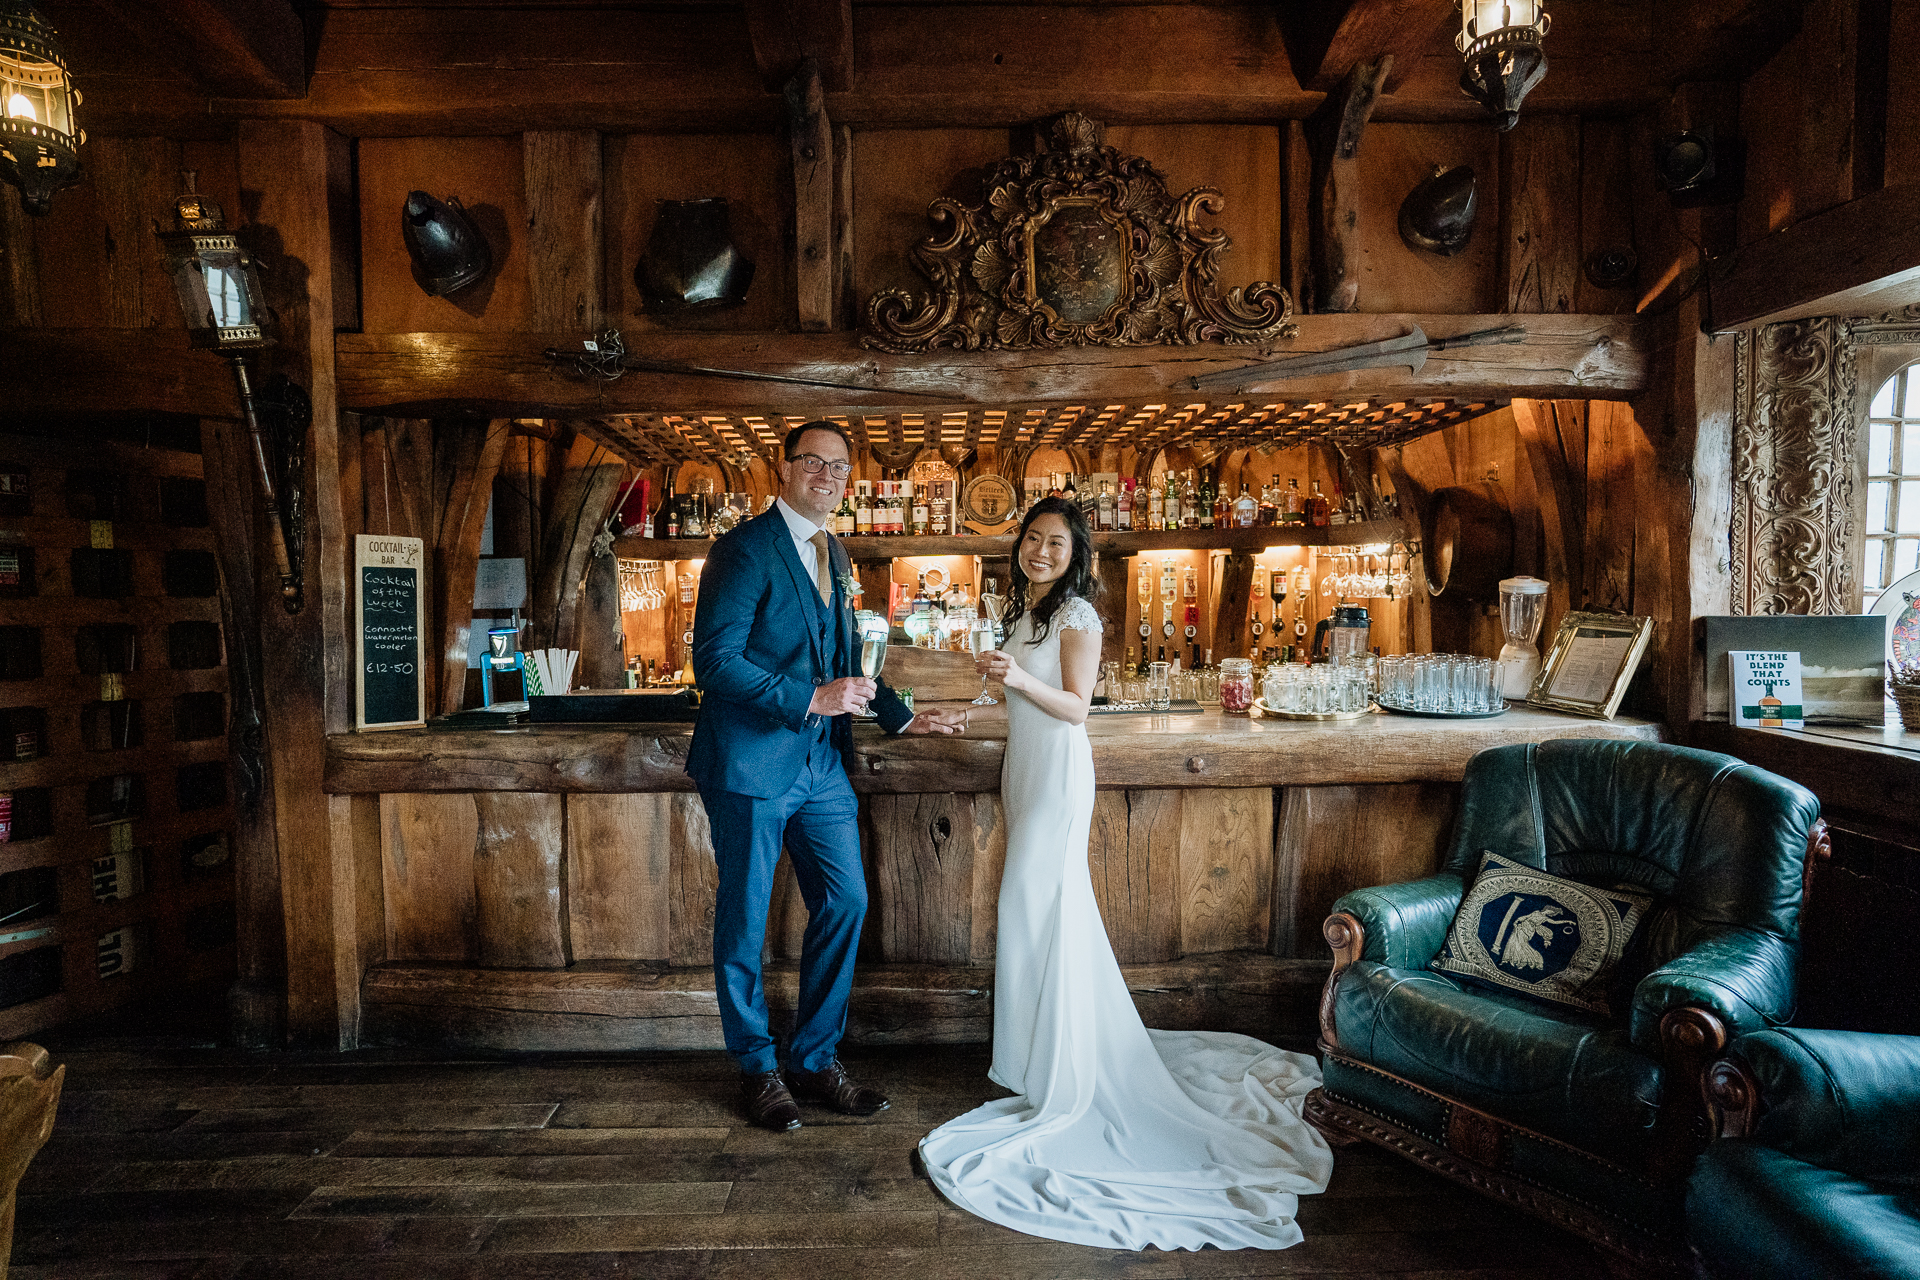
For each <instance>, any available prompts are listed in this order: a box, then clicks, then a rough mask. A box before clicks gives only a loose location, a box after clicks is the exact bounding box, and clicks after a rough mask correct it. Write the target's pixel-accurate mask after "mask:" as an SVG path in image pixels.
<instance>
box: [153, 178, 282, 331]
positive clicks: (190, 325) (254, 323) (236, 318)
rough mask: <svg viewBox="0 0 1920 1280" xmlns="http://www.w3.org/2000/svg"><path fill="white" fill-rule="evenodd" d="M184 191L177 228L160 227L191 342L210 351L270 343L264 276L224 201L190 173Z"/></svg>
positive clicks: (176, 206) (177, 212) (176, 213)
mask: <svg viewBox="0 0 1920 1280" xmlns="http://www.w3.org/2000/svg"><path fill="white" fill-rule="evenodd" d="M185 178H186V188H187V191H186V194H185V195H183V196H181V197H180V198H179V199H178V200H176V201H175V202H174V206H173V210H174V229H173V230H172V231H162V232H159V233H158V235H159V239H160V252H161V256H162V257H164V258H165V259H166V264H167V276H168V277H169V278H170V279H171V280H172V281H173V291H174V293H175V294H176V295H177V296H178V297H179V299H180V312H181V314H182V315H183V316H185V317H186V321H187V341H188V342H190V343H192V344H193V345H194V346H196V347H200V348H202V349H203V350H208V351H251V350H253V349H255V348H256V347H270V346H272V345H273V337H272V335H270V334H269V333H267V332H266V330H265V329H264V328H263V326H262V321H263V319H264V317H265V314H266V311H265V308H264V307H262V306H261V304H260V279H259V277H258V276H257V275H256V274H255V272H254V267H253V259H252V258H250V257H248V256H247V253H246V251H245V250H244V249H242V248H241V247H240V242H239V241H238V240H237V239H235V238H234V234H233V232H231V231H229V230H227V223H226V219H225V217H223V216H222V214H221V212H220V206H219V205H217V204H215V203H214V202H213V201H211V200H209V199H207V198H206V197H205V196H202V195H199V194H197V193H196V192H195V191H194V189H193V178H194V175H193V174H192V173H191V172H188V173H187V174H186V175H185Z"/></svg>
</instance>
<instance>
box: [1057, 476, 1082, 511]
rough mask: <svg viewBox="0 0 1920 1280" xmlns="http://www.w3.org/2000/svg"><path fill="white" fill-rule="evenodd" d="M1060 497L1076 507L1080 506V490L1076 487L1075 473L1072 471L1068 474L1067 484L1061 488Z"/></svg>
mask: <svg viewBox="0 0 1920 1280" xmlns="http://www.w3.org/2000/svg"><path fill="white" fill-rule="evenodd" d="M1060 496H1061V497H1063V498H1065V499H1066V500H1067V501H1068V502H1071V503H1072V504H1073V505H1074V506H1076V507H1077V506H1079V505H1080V490H1078V489H1076V488H1075V487H1074V484H1073V473H1072V472H1071V471H1069V472H1068V473H1067V482H1066V484H1064V485H1062V486H1061V488H1060Z"/></svg>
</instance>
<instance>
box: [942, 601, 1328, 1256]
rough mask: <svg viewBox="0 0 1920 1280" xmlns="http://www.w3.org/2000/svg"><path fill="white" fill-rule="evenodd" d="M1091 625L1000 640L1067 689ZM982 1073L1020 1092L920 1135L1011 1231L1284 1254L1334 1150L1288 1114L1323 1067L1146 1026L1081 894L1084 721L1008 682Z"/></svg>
mask: <svg viewBox="0 0 1920 1280" xmlns="http://www.w3.org/2000/svg"><path fill="white" fill-rule="evenodd" d="M1069 629H1072V630H1082V631H1098V630H1100V620H1099V617H1098V615H1096V614H1095V613H1094V611H1093V608H1092V606H1091V605H1089V604H1088V603H1087V602H1086V601H1084V600H1080V599H1073V600H1070V601H1068V602H1067V603H1066V604H1065V605H1064V606H1062V608H1061V609H1060V611H1059V612H1058V613H1057V614H1056V615H1055V618H1054V621H1053V626H1052V628H1051V634H1049V635H1048V636H1046V637H1045V638H1043V639H1041V640H1039V641H1038V642H1037V643H1036V642H1035V640H1034V639H1033V624H1032V615H1031V614H1028V615H1027V616H1025V617H1024V618H1022V620H1021V621H1020V623H1019V624H1018V625H1017V626H1016V628H1015V634H1013V635H1012V636H1009V637H1008V642H1007V645H1006V649H1007V652H1008V653H1009V654H1010V655H1011V656H1012V657H1013V659H1014V660H1015V661H1016V662H1018V663H1019V664H1020V666H1021V667H1022V668H1023V669H1025V670H1026V671H1028V672H1030V673H1032V674H1033V676H1034V677H1035V678H1036V679H1039V680H1042V681H1045V682H1047V683H1048V684H1051V685H1053V686H1054V687H1056V688H1058V687H1060V683H1061V681H1060V634H1061V632H1062V631H1065V630H1069ZM1007 716H1008V726H1007V753H1006V763H1005V765H1004V767H1003V771H1002V774H1001V781H1000V785H1001V797H1002V803H1003V805H1004V807H1005V812H1006V823H1007V864H1006V873H1005V877H1004V878H1003V879H1002V881H1001V885H1000V915H999V920H1000V932H999V947H998V953H997V955H996V958H995V981H994V993H993V994H994V1004H993V1068H992V1070H991V1071H990V1072H989V1073H988V1074H989V1077H990V1078H991V1079H992V1080H994V1081H995V1082H996V1083H998V1084H1000V1085H1003V1086H1004V1087H1006V1088H1008V1089H1012V1090H1013V1091H1014V1092H1015V1093H1016V1094H1018V1095H1019V1096H1017V1097H1012V1098H1003V1099H1000V1100H998V1101H995V1102H989V1103H987V1104H986V1105H984V1106H981V1107H977V1108H975V1109H974V1110H972V1111H969V1112H968V1113H967V1114H966V1115H963V1116H961V1117H959V1118H958V1119H955V1120H952V1121H949V1122H948V1123H947V1124H944V1125H942V1126H940V1127H939V1128H938V1129H936V1130H934V1131H933V1132H932V1133H930V1134H928V1135H927V1136H926V1137H925V1138H923V1139H921V1141H920V1153H921V1158H922V1159H923V1161H924V1162H925V1164H926V1167H927V1172H928V1173H929V1175H930V1176H931V1177H932V1179H933V1182H934V1185H935V1186H937V1187H938V1188H939V1189H940V1191H941V1193H942V1194H944V1195H945V1196H946V1197H947V1199H949V1200H950V1201H952V1202H953V1203H954V1204H956V1205H958V1206H960V1207H961V1208H963V1209H966V1210H969V1211H970V1212H972V1213H975V1214H977V1215H979V1216H980V1217H982V1218H985V1219H987V1220H989V1221H991V1222H997V1223H1000V1224H1001V1225H1003V1226H1007V1227H1011V1228H1013V1229H1014V1230H1016V1231H1024V1232H1027V1233H1028V1234H1031V1235H1036V1236H1044V1237H1046V1238H1048V1239H1052V1240H1064V1241H1069V1242H1073V1243H1077V1244H1088V1245H1099V1246H1105V1247H1108V1248H1120V1249H1141V1248H1146V1247H1148V1246H1158V1247H1160V1248H1163V1249H1197V1248H1199V1247H1201V1246H1202V1245H1207V1244H1211V1245H1214V1246H1216V1247H1218V1248H1222V1249H1239V1248H1249V1247H1250V1248H1260V1249H1283V1248H1285V1247H1287V1246H1288V1245H1292V1244H1297V1243H1298V1242H1299V1241H1300V1240H1301V1238H1302V1237H1301V1233H1300V1228H1299V1226H1298V1225H1297V1224H1296V1223H1295V1221H1294V1215H1295V1213H1296V1211H1297V1209H1298V1200H1297V1197H1299V1196H1301V1195H1308V1194H1314V1193H1317V1192H1320V1191H1323V1190H1325V1188H1326V1185H1327V1178H1328V1177H1329V1175H1330V1174H1331V1173H1332V1171H1333V1154H1332V1151H1331V1150H1330V1149H1329V1148H1328V1146H1327V1144H1326V1141H1325V1139H1323V1138H1322V1137H1321V1136H1320V1135H1319V1133H1317V1132H1316V1131H1315V1130H1314V1129H1313V1128H1312V1127H1311V1126H1309V1125H1308V1124H1307V1123H1306V1122H1305V1121H1304V1120H1302V1119H1301V1117H1300V1106H1301V1103H1302V1101H1303V1100H1304V1099H1305V1097H1306V1095H1307V1093H1308V1092H1309V1091H1310V1090H1312V1089H1313V1088H1314V1087H1315V1086H1316V1085H1318V1084H1319V1083H1320V1071H1319V1064H1318V1063H1316V1062H1315V1061H1314V1060H1313V1059H1312V1058H1309V1057H1305V1056H1303V1055H1301V1054H1296V1053H1287V1052H1284V1051H1282V1050H1280V1049H1276V1048H1274V1047H1273V1046H1272V1045H1268V1044H1263V1043H1261V1042H1260V1041H1258V1040H1255V1039H1252V1038H1250V1037H1248V1036H1241V1035H1233V1034H1230V1033H1226V1032H1213V1031H1151V1030H1148V1029H1147V1028H1146V1027H1145V1026H1144V1025H1143V1024H1142V1023H1141V1021H1140V1015H1139V1014H1138V1012H1136V1011H1135V1009H1134V1006H1133V1000H1132V998H1131V997H1130V996H1129V995H1128V993H1127V986H1126V981H1125V980H1124V979H1123V978H1122V976H1121V973H1120V966H1119V963H1118V962H1117V961H1116V960H1115V959H1114V955H1113V947H1112V945H1111V944H1110V943H1109V942H1108V940H1107V935H1106V930H1105V928H1104V927H1103V925H1102V923H1101V919H1100V912H1099V908H1098V906H1097V905H1096V903H1095V899H1094V895H1093V880H1092V876H1091V873H1090V871H1089V869H1088V865H1087V835H1088V830H1089V827H1090V826H1091V823H1092V817H1093V753H1092V749H1091V748H1090V746H1089V745H1088V742H1087V732H1086V728H1085V726H1083V725H1069V724H1067V723H1065V722H1064V721H1060V720H1056V719H1054V718H1053V717H1052V716H1049V715H1048V714H1046V712H1044V711H1042V710H1041V709H1040V708H1039V707H1037V706H1035V705H1034V704H1033V703H1032V702H1031V701H1029V700H1028V699H1027V698H1025V697H1024V696H1023V695H1021V694H1019V693H1017V692H1013V691H1009V692H1008V694H1007Z"/></svg>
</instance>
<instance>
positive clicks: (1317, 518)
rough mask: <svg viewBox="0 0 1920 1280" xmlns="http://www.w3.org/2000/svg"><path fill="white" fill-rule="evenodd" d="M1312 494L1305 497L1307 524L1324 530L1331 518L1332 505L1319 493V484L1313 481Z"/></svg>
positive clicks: (1325, 496)
mask: <svg viewBox="0 0 1920 1280" xmlns="http://www.w3.org/2000/svg"><path fill="white" fill-rule="evenodd" d="M1311 483H1312V485H1313V492H1312V493H1310V494H1308V495H1307V523H1308V524H1310V525H1312V526H1313V527H1314V528H1316V529H1324V528H1326V527H1327V522H1328V521H1329V520H1330V519H1331V518H1332V504H1330V503H1329V502H1328V501H1327V495H1326V494H1324V493H1321V492H1320V482H1319V481H1318V480H1314V481H1312V482H1311Z"/></svg>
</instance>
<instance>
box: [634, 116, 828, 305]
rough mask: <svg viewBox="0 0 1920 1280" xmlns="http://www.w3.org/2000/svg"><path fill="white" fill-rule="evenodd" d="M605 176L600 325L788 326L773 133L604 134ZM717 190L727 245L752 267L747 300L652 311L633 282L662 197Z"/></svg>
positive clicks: (781, 156)
mask: <svg viewBox="0 0 1920 1280" xmlns="http://www.w3.org/2000/svg"><path fill="white" fill-rule="evenodd" d="M602 154H603V172H604V174H605V182H606V194H605V201H604V203H605V215H604V217H605V224H604V225H605V227H606V239H607V249H606V266H605V271H606V291H607V308H606V314H607V323H608V324H610V325H612V326H613V327H614V328H616V329H619V330H621V331H622V332H625V333H644V332H648V331H650V330H653V329H656V328H662V327H664V328H670V329H726V330H777V329H784V328H787V327H789V326H790V325H791V324H792V322H793V318H792V312H793V300H792V297H791V293H792V289H791V286H790V284H789V281H788V268H787V248H786V242H785V237H784V236H783V235H782V233H781V228H782V226H783V224H784V221H785V215H784V214H783V212H782V204H781V197H780V183H781V182H782V181H783V179H784V176H785V174H786V170H787V157H786V152H785V150H784V149H783V148H782V147H781V146H780V145H779V140H778V139H777V138H776V137H775V136H774V135H773V134H771V133H738V134H691V135H684V136H666V135H657V134H625V135H620V136H614V137H608V138H607V139H606V140H605V144H604V148H603V152H602ZM707 196H724V197H725V198H726V200H727V206H728V216H729V218H730V219H731V222H732V227H733V242H734V244H735V245H736V246H737V247H738V248H739V250H740V252H741V253H743V254H745V255H746V257H747V258H748V259H750V260H751V261H752V263H753V283H752V285H751V286H749V288H748V289H747V297H746V301H745V302H743V303H742V304H741V305H739V306H737V307H730V308H727V309H725V310H719V311H697V312H693V313H691V314H682V315H679V316H667V317H656V316H649V315H648V314H647V313H646V310H645V308H644V306H643V305H642V303H641V299H640V287H639V285H638V284H636V283H635V281H634V268H635V267H636V266H638V265H639V262H640V256H641V254H642V253H644V252H645V250H646V247H647V240H648V237H650V236H651V235H652V234H653V224H654V220H655V217H656V214H657V212H658V209H659V202H660V201H661V200H694V199H700V198H704V197H707Z"/></svg>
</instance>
